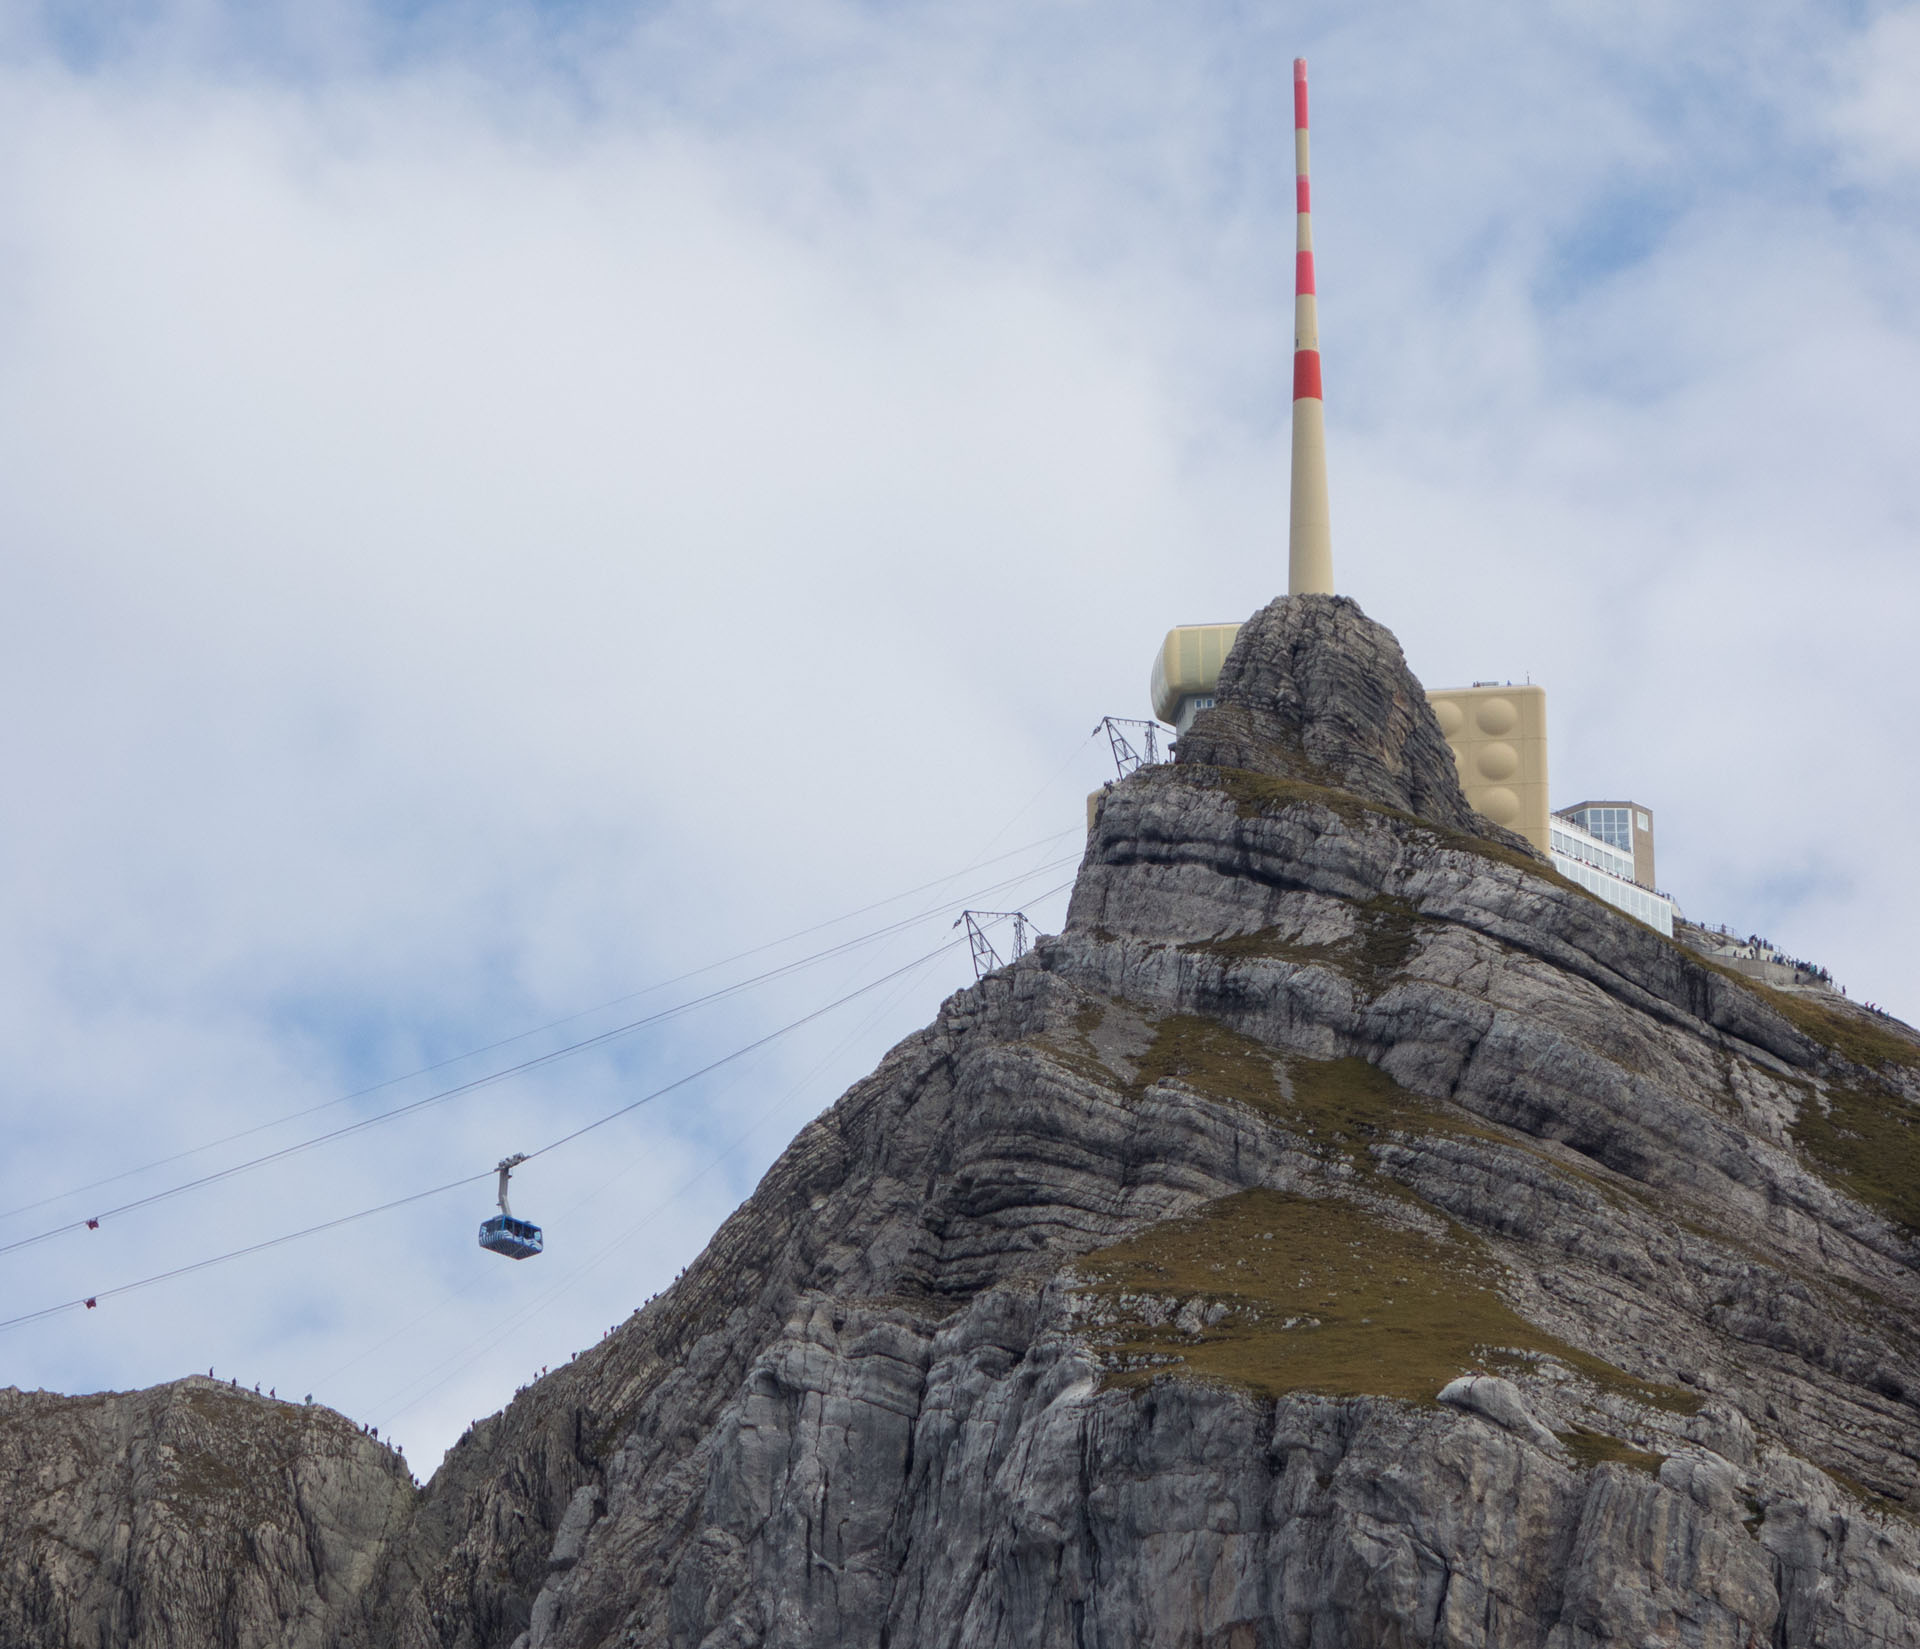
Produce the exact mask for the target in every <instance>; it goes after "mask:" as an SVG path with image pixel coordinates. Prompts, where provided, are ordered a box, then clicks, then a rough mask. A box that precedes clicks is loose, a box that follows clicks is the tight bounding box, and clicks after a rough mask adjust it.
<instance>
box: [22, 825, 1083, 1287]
mask: <svg viewBox="0 0 1920 1649" xmlns="http://www.w3.org/2000/svg"><path fill="white" fill-rule="evenodd" d="M1077 857H1078V855H1068V856H1067V859H1062V860H1055V861H1053V862H1051V863H1048V864H1045V865H1036V866H1035V867H1034V868H1033V869H1031V870H1028V871H1024V872H1022V873H1021V874H1020V875H1018V876H1015V877H1011V878H1008V880H1007V881H1005V882H1002V883H998V884H996V885H995V887H994V888H991V889H988V890H985V891H989V892H992V891H997V890H998V889H999V888H1001V887H1007V886H1015V885H1018V884H1019V883H1020V882H1023V881H1026V880H1028V879H1029V878H1030V877H1033V876H1037V875H1039V874H1040V873H1041V872H1042V871H1046V870H1056V869H1058V868H1059V867H1060V865H1061V864H1063V863H1066V862H1068V860H1069V859H1073V858H1077ZM1055 891H1058V890H1057V889H1056V890H1055ZM1042 897H1051V895H1050V894H1048V895H1042ZM946 913H947V911H946V907H945V906H942V907H940V908H938V909H935V910H929V911H923V912H921V913H919V914H918V915H915V916H910V917H904V918H902V919H901V920H899V921H897V922H892V923H889V924H888V925H887V926H885V927H883V928H877V929H875V930H874V931H873V932H871V933H866V934H861V935H858V936H857V937H855V938H852V939H847V940H843V941H841V942H840V943H839V944H837V945H831V946H828V947H827V948H826V949H824V950H820V951H816V952H814V954H813V955H811V956H805V957H801V958H798V959H797V960H795V961H792V962H786V963H782V964H781V965H780V966H779V967H777V968H770V969H768V970H767V971H766V972H765V973H761V974H755V975H754V976H753V977H751V978H749V979H743V980H739V981H736V982H735V983H734V984H731V985H725V986H722V987H721V988H720V989H719V990H715V991H710V992H708V993H707V994H706V995H705V996H699V997H694V998H691V999H690V1000H688V1001H686V1002H682V1003H677V1004H676V1005H675V1006H673V1007H671V1008H663V1009H662V1010H661V1011H660V1012H658V1013H654V1014H647V1015H644V1016H643V1017H641V1018H639V1019H635V1020H629V1021H628V1022H627V1023H626V1024H624V1025H616V1026H614V1027H612V1028H611V1029H609V1030H605V1031H599V1032H596V1033H595V1034H594V1035H592V1036H589V1037H583V1038H581V1039H580V1040H579V1041H576V1042H570V1043H567V1044H564V1045H563V1046H561V1047H558V1048H551V1049H549V1050H548V1051H547V1052H545V1053H541V1054H535V1055H533V1056H532V1057H531V1058H528V1059H523V1060H520V1061H519V1062H518V1063H516V1064H513V1065H509V1066H506V1067H504V1068H503V1069H501V1070H498V1071H491V1072H488V1073H486V1074H485V1075H482V1076H477V1077H473V1078H471V1079H469V1080H468V1081H466V1082H461V1083H456V1084H455V1085H454V1086H453V1087H451V1088H443V1089H441V1090H440V1091H439V1092H438V1093H433V1094H427V1095H424V1096H423V1097H421V1098H420V1099H416V1100H411V1101H409V1102H408V1103H407V1104H405V1105H398V1106H395V1107H394V1108H393V1109H392V1110H389V1111H382V1112H380V1113H378V1114H377V1115H375V1116H370V1117H361V1118H360V1119H359V1120H358V1121H355V1122H349V1123H346V1124H343V1125H342V1126H341V1127H338V1128H333V1129H329V1130H328V1131H327V1132H326V1133H324V1134H316V1135H314V1136H313V1137H312V1138H311V1139H305V1140H299V1141H296V1142H295V1143H294V1144H292V1145H283V1146H281V1147H280V1148H279V1149H278V1150H275V1151H268V1152H265V1153H263V1154H262V1155H260V1156H257V1157H250V1158H248V1159H247V1160H246V1161H245V1162H238V1163H234V1164H232V1165H230V1166H228V1167H226V1168H220V1169H216V1170H215V1171H213V1172H212V1173H208V1174H202V1175H200V1176H199V1177H198V1178H196V1179H191V1180H185V1181H182V1182H181V1183H180V1184H179V1185H174V1186H169V1187H168V1188H166V1189H165V1190H161V1191H153V1192H150V1193H148V1194H147V1195H146V1196H144V1197H136V1198H134V1199H132V1200H131V1201H129V1202H124V1203H121V1204H119V1205H117V1206H116V1207H113V1208H108V1209H104V1210H102V1211H101V1212H100V1213H97V1214H93V1215H88V1216H83V1217H81V1218H78V1219H73V1220H68V1221H66V1222H65V1223H64V1224H61V1225H56V1226H51V1227H49V1228H48V1229H47V1230H45V1231H39V1232H35V1233H34V1234H33V1235H32V1236H27V1237H16V1238H15V1239H14V1240H13V1241H12V1242H8V1243H0V1255H3V1254H11V1253H13V1252H15V1251H16V1250H18V1249H22V1248H31V1247H33V1246H34V1245H36V1244H38V1243H43V1242H48V1241H51V1240H52V1239H53V1238H55V1237H59V1236H65V1235H66V1234H68V1233H69V1232H75V1231H83V1230H87V1229H89V1228H97V1227H98V1225H99V1224H100V1222H101V1221H102V1220H107V1219H115V1218H118V1217H120V1216H121V1215H124V1214H130V1213H133V1212H135V1211H136V1210H139V1209H142V1208H150V1207H152V1206H154V1205H155V1204H156V1203H161V1202H167V1201H170V1200H171V1199H173V1198H174V1197H179V1196H185V1195H186V1194H187V1193H189V1192H191V1191H198V1190H201V1189H203V1188H204V1187H206V1186H209V1185H217V1184H220V1183H221V1182H222V1181H225V1180H229V1179H232V1178H234V1177H235V1176H237V1175H240V1174H245V1173H250V1172H251V1171H252V1170H254V1169H256V1168H263V1167H266V1166H268V1165H269V1164H271V1163H275V1162H283V1161H285V1160H287V1159H288V1158H290V1157H294V1156H298V1155H300V1154H301V1153H302V1152H305V1151H310V1150H314V1149H316V1148H318V1147H319V1146H322V1145H328V1144H331V1143H332V1142H333V1141H335V1140H339V1139H345V1138H348V1137H349V1136H351V1135H354V1134H358V1133H364V1132H365V1131H366V1130H368V1129H370V1128H376V1127H379V1126H380V1125H381V1124H383V1123H387V1122H393V1121H396V1120H397V1119H399V1118H401V1117H405V1116H411V1115H413V1114H414V1113H416V1112H418V1111H423V1110H425V1109H427V1108H428V1107H429V1106H433V1105H438V1104H442V1103H444V1102H445V1101H447V1100H450V1099H457V1098H460V1097H462V1096H464V1095H466V1094H470V1093H474V1092H476V1091H478V1090H479V1089H481V1088H487V1087H491V1086H493V1085H494V1084H495V1083H498V1082H504V1081H506V1080H507V1079H508V1078H509V1077H514V1076H521V1075H524V1074H525V1073H527V1072H528V1071H534V1070H539V1069H541V1068H543V1067H545V1066H547V1065H551V1064H554V1063H556V1062H558V1061H559V1060H562V1059H567V1058H571V1057H572V1056H573V1055H574V1054H577V1053H582V1052H585V1051H586V1050H587V1049H589V1048H595V1047H600V1046H602V1045H604V1044H606V1043H608V1042H612V1041H614V1040H616V1039H617V1038H619V1037H623V1036H628V1035H631V1034H632V1033H633V1032H635V1031H638V1030H644V1029H645V1028H646V1027H647V1026H649V1025H655V1024H658V1023H660V1022H661V1021H662V1020H666V1019H671V1018H674V1017H676V1016H677V1015H679V1014H682V1013H685V1012H687V1011H688V1010H690V1009H692V1008H697V1007H704V1006H706V1005H707V1004H708V1003H711V1002H717V1001H720V1000H722V999H723V998H725V997H729V996H734V995H737V994H739V993H740V992H741V991H744V990H747V989H750V988H751V987H753V986H755V985H760V984H765V983H766V982H768V981H769V980H773V979H778V978H781V977H783V976H785V975H787V974H790V973H796V972H798V971H799V970H801V969H802V968H807V967H812V966H814V965H815V964H817V963H819V962H822V961H825V960H827V959H829V958H831V957H834V956H839V955H843V954H845V953H846V952H847V951H850V950H854V949H857V948H858V947H860V946H862V945H868V944H872V943H874V942H875V941H877V940H879V939H883V938H887V937H889V936H891V935H892V934H895V933H899V932H901V931H903V930H905V929H907V928H910V927H913V926H916V925H917V924H919V923H921V922H924V921H927V920H929V919H930V918H931V917H934V916H944V915H945V914H946Z"/></svg>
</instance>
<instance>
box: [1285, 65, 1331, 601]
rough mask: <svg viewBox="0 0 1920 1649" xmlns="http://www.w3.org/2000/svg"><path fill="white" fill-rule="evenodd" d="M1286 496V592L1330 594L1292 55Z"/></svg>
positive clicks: (1302, 147) (1321, 417) (1322, 419)
mask: <svg viewBox="0 0 1920 1649" xmlns="http://www.w3.org/2000/svg"><path fill="white" fill-rule="evenodd" d="M1293 169H1294V173H1295V176H1294V194H1295V201H1294V222H1295V226H1296V233H1295V239H1294V248H1295V250H1294V259H1293V496H1292V501H1291V505H1290V508H1289V512H1288V521H1287V594H1288V595H1332V594H1333V527H1332V523H1331V520H1330V518H1329V516H1328V513H1327V418H1326V407H1325V405H1324V404H1323V402H1322V401H1321V398H1320V318H1319V315H1318V313H1317V312H1316V309H1315V305H1314V285H1313V203H1312V191H1311V190H1310V188H1309V187H1308V184H1307V60H1306V59H1305V58H1304V57H1296V58H1295V59H1294V60H1293Z"/></svg>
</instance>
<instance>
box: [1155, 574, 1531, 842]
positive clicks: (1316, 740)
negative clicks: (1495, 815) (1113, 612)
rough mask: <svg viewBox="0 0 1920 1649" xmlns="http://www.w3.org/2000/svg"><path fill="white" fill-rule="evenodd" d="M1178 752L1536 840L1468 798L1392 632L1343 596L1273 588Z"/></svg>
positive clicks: (1459, 825)
mask: <svg viewBox="0 0 1920 1649" xmlns="http://www.w3.org/2000/svg"><path fill="white" fill-rule="evenodd" d="M1178 759H1179V760H1181V761H1182V762H1192V763H1196V764H1201V765H1206V766H1212V767H1225V768H1233V769H1238V770H1241V771H1244V772H1252V773H1264V774H1268V775H1271V776H1273V777H1275V778H1283V779H1299V780H1303V781H1304V782H1306V783H1308V784H1316V785H1322V786H1326V787H1328V788H1331V789H1335V790H1344V791H1348V792H1350V793H1351V794H1353V795H1355V796H1359V797H1361V798H1362V799H1364V800H1366V801H1370V802H1374V803H1377V804H1379V805H1380V806H1382V807H1392V808H1398V809H1399V810H1400V811H1401V812H1403V813H1412V814H1416V815H1417V816H1419V817H1420V818H1423V819H1426V820H1428V821H1430V822H1431V823H1433V824H1438V825H1444V826H1446V827H1447V828H1448V829H1450V830H1464V831H1468V832H1471V833H1472V834H1475V835H1481V836H1486V837H1489V838H1491V839H1493V840H1497V841H1500V842H1502V843H1504V844H1506V845H1508V846H1510V847H1514V848H1516V849H1518V850H1519V851H1520V852H1523V853H1529V854H1530V853H1532V852H1533V851H1534V850H1533V849H1532V847H1531V846H1530V845H1529V844H1528V843H1527V842H1526V840H1525V839H1524V838H1523V837H1521V836H1518V835H1516V834H1514V833H1513V832H1512V831H1509V830H1506V829H1503V828H1502V827H1501V826H1499V825H1496V824H1494V823H1493V822H1492V821H1491V820H1490V819H1485V818H1482V817H1481V816H1480V815H1479V814H1477V813H1475V812H1474V811H1473V810H1472V809H1471V808H1470V807H1468V806H1467V802H1466V798H1465V797H1464V796H1462V795H1461V793H1460V778H1459V773H1458V770H1457V769H1456V767H1455V765H1454V760H1453V752H1452V751H1451V750H1450V749H1448V747H1447V741H1446V736H1445V735H1444V734H1443V733H1442V732H1441V731H1440V723H1439V722H1438V721H1437V720H1436V719H1435V717H1434V714H1433V709H1432V707H1431V706H1430V705H1429V704H1428V703H1427V698H1426V694H1425V693H1424V692H1423V691H1422V690H1421V687H1420V683H1419V682H1418V681H1416V680H1415V679H1414V676H1413V672H1412V671H1411V670H1409V669H1408V668H1407V661H1406V659H1405V657H1404V656H1403V655H1402V654H1401V651H1400V643H1399V642H1398V641H1396V640H1395V639H1394V636H1393V632H1392V631H1390V630H1388V629H1387V628H1386V627H1385V626H1384V625H1381V624H1376V623H1374V621H1373V620H1372V619H1370V618H1368V617H1367V615H1366V614H1365V613H1363V612H1361V610H1360V606H1359V603H1357V602H1355V601H1353V600H1351V599H1350V598H1348V597H1346V596H1339V595H1297V596H1281V597H1280V598H1279V599H1278V600H1275V601H1272V602H1269V603H1268V604H1267V605H1266V606H1265V607H1263V608H1261V609H1260V611H1259V612H1257V613H1255V614H1254V615H1253V617H1252V618H1250V619H1249V620H1247V622H1246V623H1245V624H1243V625H1242V626H1241V627H1240V634H1239V635H1238V636H1237V637H1236V638H1235V640H1234V644H1233V650H1232V652H1230V653H1229V654H1228V655H1227V659H1226V662H1225V664H1224V665H1222V667H1221V670H1220V686H1219V690H1218V696H1217V698H1216V699H1215V703H1214V707H1213V709H1211V710H1203V711H1201V712H1200V714H1199V715H1198V716H1196V717H1195V718H1194V725H1193V728H1192V730H1191V731H1190V732H1189V733H1188V734H1187V736H1186V737H1185V738H1183V739H1181V740H1180V744H1179V751H1178Z"/></svg>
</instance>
